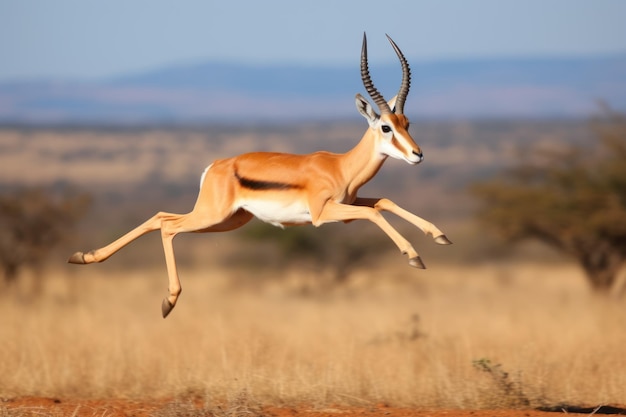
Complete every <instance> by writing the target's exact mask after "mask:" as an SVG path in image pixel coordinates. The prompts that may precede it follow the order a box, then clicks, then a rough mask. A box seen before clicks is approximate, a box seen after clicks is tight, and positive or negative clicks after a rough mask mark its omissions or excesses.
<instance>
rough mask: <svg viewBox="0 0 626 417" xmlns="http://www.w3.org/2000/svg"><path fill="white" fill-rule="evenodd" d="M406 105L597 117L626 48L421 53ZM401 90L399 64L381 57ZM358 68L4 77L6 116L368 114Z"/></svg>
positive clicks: (387, 87)
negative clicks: (358, 101)
mask: <svg viewBox="0 0 626 417" xmlns="http://www.w3.org/2000/svg"><path fill="white" fill-rule="evenodd" d="M411 68H412V73H413V83H412V89H411V93H410V95H409V99H408V101H407V104H406V106H405V111H406V112H407V114H409V116H411V117H418V118H494V117H511V118H548V117H566V118H568V117H581V116H583V117H584V116H588V115H589V114H591V113H593V112H594V111H596V110H597V108H598V107H597V102H598V101H599V100H603V101H605V102H607V103H609V104H610V105H611V106H612V107H613V108H615V109H619V110H626V53H624V54H618V55H608V56H595V57H577V58H529V59H483V60H478V59H476V60H448V61H434V62H412V63H411ZM370 70H371V73H372V76H373V79H374V82H375V84H376V86H377V87H378V88H379V90H381V92H383V94H384V95H385V97H387V98H391V97H392V96H393V95H394V94H395V93H396V92H397V88H398V86H399V82H400V76H401V74H400V66H399V64H398V63H396V62H394V63H393V64H390V65H387V66H380V65H371V66H370ZM357 92H361V93H363V94H364V89H363V86H362V84H361V80H360V75H359V68H358V62H357V63H355V65H354V66H351V67H328V66H322V65H320V66H316V67H312V66H308V67H307V66H290V65H274V66H250V65H243V64H233V63H220V62H203V63H198V64H195V65H180V66H172V67H167V68H161V69H155V70H153V71H148V72H144V73H137V74H129V75H125V76H119V77H116V78H110V79H104V80H98V81H73V80H37V81H16V82H1V83H0V122H3V123H80V124H85V123H99V124H133V123H142V124H143V123H188V122H193V123H204V122H207V123H208V122H214V121H223V122H228V123H245V122H248V121H254V122H262V121H268V122H280V121H281V120H286V121H294V120H307V119H315V120H319V119H339V118H346V117H359V116H358V113H357V112H356V109H355V107H354V95H355V94H356V93H357Z"/></svg>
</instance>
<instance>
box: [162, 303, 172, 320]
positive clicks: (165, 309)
mask: <svg viewBox="0 0 626 417" xmlns="http://www.w3.org/2000/svg"><path fill="white" fill-rule="evenodd" d="M173 308H174V305H173V304H172V303H170V300H168V299H167V298H164V299H163V302H162V303H161V313H163V318H166V317H167V315H168V314H170V312H171V311H172V309H173Z"/></svg>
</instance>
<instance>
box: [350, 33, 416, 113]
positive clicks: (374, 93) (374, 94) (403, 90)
mask: <svg viewBox="0 0 626 417" xmlns="http://www.w3.org/2000/svg"><path fill="white" fill-rule="evenodd" d="M385 36H387V39H389V42H390V43H391V46H392V47H393V50H394V51H396V55H398V58H399V59H400V64H401V65H402V84H401V85H400V91H399V92H398V97H397V98H396V105H395V113H397V114H403V113H404V102H405V101H406V97H407V95H408V94H409V88H410V87H411V70H410V68H409V63H408V62H407V61H406V58H405V57H404V55H403V54H402V51H400V48H398V45H396V43H395V42H394V41H393V39H391V38H390V37H389V35H385ZM361 79H362V80H363V85H364V86H365V90H367V94H369V96H370V97H371V98H372V100H374V103H376V105H377V106H378V109H379V110H380V113H381V114H391V113H393V111H392V110H391V108H389V104H387V101H386V100H385V99H384V97H383V95H382V94H380V93H379V92H378V90H377V89H376V87H374V83H373V82H372V78H371V77H370V71H369V68H368V66H367V37H366V36H365V33H363V47H362V48H361Z"/></svg>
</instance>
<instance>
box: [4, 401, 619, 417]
mask: <svg viewBox="0 0 626 417" xmlns="http://www.w3.org/2000/svg"><path fill="white" fill-rule="evenodd" d="M0 401H1V402H0V417H21V416H54V417H57V416H72V417H82V416H85V417H87V416H89V417H93V416H107V417H130V416H133V417H153V416H154V417H171V416H186V417H201V416H215V417H227V416H228V417H238V416H244V415H245V416H249V417H260V416H264V417H296V416H297V417H337V416H341V417H352V416H361V417H374V416H385V417H427V416H429V417H443V416H455V417H456V416H458V417H470V416H471V417H547V416H554V415H555V414H557V413H559V414H579V415H595V414H612V415H626V408H623V407H618V406H602V407H562V408H559V407H558V406H557V407H554V408H552V409H551V410H550V411H540V410H522V409H520V410H510V409H498V410H451V409H447V410H446V409H410V408H396V407H390V406H387V405H385V404H377V405H373V406H364V407H345V406H336V407H335V406H331V407H326V408H316V407H310V406H306V405H302V406H299V407H272V406H270V407H258V408H256V407H254V408H249V407H246V408H245V409H244V408H242V409H232V408H231V409H228V410H226V409H222V408H220V407H219V406H215V407H213V408H211V409H209V408H206V407H204V406H202V405H201V404H198V403H196V404H194V403H193V402H191V401H190V402H186V403H185V402H178V401H172V400H167V399H161V400H126V399H106V400H79V399H58V398H44V397H21V398H11V399H2V400H0Z"/></svg>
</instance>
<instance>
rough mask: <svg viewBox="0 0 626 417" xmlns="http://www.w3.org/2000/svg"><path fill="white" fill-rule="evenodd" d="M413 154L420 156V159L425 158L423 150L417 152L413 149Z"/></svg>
mask: <svg viewBox="0 0 626 417" xmlns="http://www.w3.org/2000/svg"><path fill="white" fill-rule="evenodd" d="M413 155H415V156H418V157H419V158H420V159H424V155H422V153H421V152H415V151H413Z"/></svg>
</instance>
